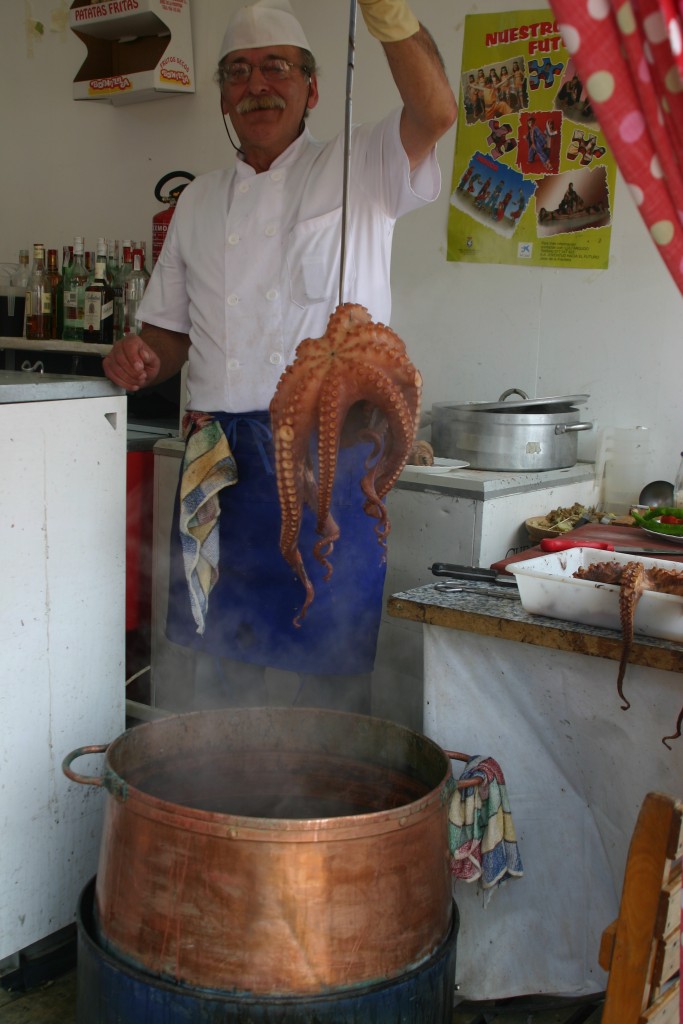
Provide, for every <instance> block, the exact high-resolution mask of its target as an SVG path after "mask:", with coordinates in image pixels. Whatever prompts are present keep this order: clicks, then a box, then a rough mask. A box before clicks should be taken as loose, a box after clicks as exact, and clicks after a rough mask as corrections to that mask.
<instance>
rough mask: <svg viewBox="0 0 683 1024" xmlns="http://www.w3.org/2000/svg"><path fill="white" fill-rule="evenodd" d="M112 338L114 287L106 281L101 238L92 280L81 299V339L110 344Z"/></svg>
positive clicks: (103, 247)
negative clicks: (82, 299)
mask: <svg viewBox="0 0 683 1024" xmlns="http://www.w3.org/2000/svg"><path fill="white" fill-rule="evenodd" d="M113 340H114V289H113V288H112V286H111V285H110V284H109V282H108V281H107V246H106V243H105V242H104V241H103V240H102V239H101V240H100V242H99V243H98V246H97V254H96V256H95V270H94V276H93V280H92V281H91V282H89V283H88V284H87V285H86V288H85V294H84V301H83V341H87V342H91V343H92V344H95V345H111V343H112V342H113Z"/></svg>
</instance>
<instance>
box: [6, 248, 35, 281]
mask: <svg viewBox="0 0 683 1024" xmlns="http://www.w3.org/2000/svg"><path fill="white" fill-rule="evenodd" d="M29 274H30V270H29V265H28V249H20V250H19V266H18V267H17V269H16V270H15V271H14V273H13V274H12V276H11V278H10V284H11V285H12V287H13V288H21V289H22V290H23V291H26V285H27V284H28V277H29Z"/></svg>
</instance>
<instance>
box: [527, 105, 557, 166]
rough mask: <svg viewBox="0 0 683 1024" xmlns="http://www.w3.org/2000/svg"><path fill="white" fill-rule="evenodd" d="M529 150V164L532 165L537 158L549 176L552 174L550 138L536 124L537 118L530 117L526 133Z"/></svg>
mask: <svg viewBox="0 0 683 1024" xmlns="http://www.w3.org/2000/svg"><path fill="white" fill-rule="evenodd" d="M526 141H527V149H528V154H529V163H530V164H532V163H534V161H535V160H536V157H538V159H539V160H540V162H541V165H542V166H543V169H544V170H545V171H547V172H548V173H549V174H550V173H552V167H551V165H550V148H549V145H548V137H547V135H546V133H545V132H543V131H541V129H540V128H539V127H538V125H537V124H536V118H535V117H530V118H529V120H528V121H527V131H526Z"/></svg>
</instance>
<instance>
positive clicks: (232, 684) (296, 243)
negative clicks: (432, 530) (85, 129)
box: [104, 0, 456, 711]
mask: <svg viewBox="0 0 683 1024" xmlns="http://www.w3.org/2000/svg"><path fill="white" fill-rule="evenodd" d="M360 8H361V11H362V13H363V16H364V18H365V21H366V24H367V27H368V29H369V30H370V32H371V33H372V34H373V35H374V36H376V38H378V39H379V40H380V41H381V42H382V45H383V48H384V51H385V54H386V58H387V60H388V62H389V67H390V69H391V72H392V75H393V78H394V81H395V83H396V86H397V88H398V91H399V94H400V97H401V100H402V107H400V108H398V109H396V110H395V111H392V112H391V113H389V114H388V115H387V117H385V118H384V119H383V120H382V121H380V122H379V123H377V124H373V125H361V126H358V127H356V128H354V130H353V132H352V138H351V167H350V176H349V210H348V220H347V229H346V230H347V233H346V239H347V241H346V246H347V255H346V262H345V279H344V289H343V292H344V299H345V301H352V302H358V303H360V304H361V305H364V306H366V307H367V308H368V310H369V311H370V313H371V315H372V317H373V319H374V320H375V321H377V322H382V323H389V322H390V316H391V294H390V261H391V242H392V235H393V229H394V224H395V222H396V219H397V218H398V217H400V216H401V215H403V214H405V213H408V212H410V211H411V210H415V209H417V208H418V207H420V206H422V205H424V204H425V203H428V202H430V201H432V200H434V199H435V198H436V196H437V195H438V193H439V188H440V175H439V168H438V164H437V162H436V155H435V145H436V142H437V140H438V138H439V137H440V136H441V135H442V134H443V133H444V132H445V131H446V130H447V129H448V128H449V127H450V126H451V125H452V123H453V121H454V120H455V116H456V105H455V99H454V96H453V93H452V91H451V88H450V86H449V84H448V81H447V78H446V75H445V72H444V69H443V64H442V61H441V58H440V56H439V53H438V50H437V49H436V46H435V44H434V42H433V40H432V38H431V36H430V35H429V33H428V32H427V30H426V29H425V28H424V27H423V26H421V25H420V24H419V22H418V21H417V19H416V18H415V16H414V15H413V13H412V12H411V11H410V9H409V8H408V6H407V5H406V3H405V2H404V0H360ZM217 79H218V82H219V86H220V95H221V109H222V112H223V115H224V117H228V118H229V120H230V123H231V125H232V128H233V129H234V132H235V134H236V135H237V138H238V140H239V147H238V149H237V160H236V162H235V166H234V168H232V169H230V170H218V171H215V172H213V173H210V174H205V175H202V176H199V177H197V178H195V180H194V181H193V182H191V184H190V185H188V186H187V188H186V189H185V190H184V192H183V194H182V195H181V197H180V198H179V201H178V204H177V207H176V210H175V214H174V217H173V220H172V221H171V225H170V227H169V231H168V235H167V238H166V241H165V244H164V248H163V250H162V253H161V255H160V258H159V261H158V263H157V265H156V267H155V269H154V272H153V274H152V277H151V280H150V282H149V286H148V289H147V292H146V294H145V297H144V299H143V302H142V305H141V307H140V311H139V315H140V318H141V320H142V321H143V327H142V329H141V331H140V335H139V336H138V335H129V336H127V337H125V338H124V339H122V340H121V341H118V342H116V343H115V345H114V346H113V348H112V352H111V354H110V355H108V356H107V357H106V358H105V360H104V368H105V372H106V374H107V376H108V377H109V378H110V379H111V380H113V381H114V382H115V383H117V384H119V385H121V386H122V387H124V388H126V389H127V390H130V391H135V390H138V389H139V388H143V387H145V386H147V385H150V384H153V383H159V382H161V381H163V380H165V379H167V378H168V377H170V376H172V375H173V374H174V373H176V372H177V371H178V370H179V369H180V368H181V367H182V366H183V364H184V363H185V361H186V360H187V361H188V373H187V386H188V407H187V408H188V415H187V417H186V425H185V433H186V440H187V443H188V452H187V453H186V460H185V462H186V469H187V468H188V464H189V463H190V462H191V459H190V454H189V453H190V446H191V445H194V451H195V452H196V453H197V454H198V455H199V456H200V458H199V459H197V461H196V464H195V466H198V465H200V463H201V464H202V465H203V464H204V463H205V462H206V450H208V448H210V447H211V445H214V443H215V441H216V438H217V437H220V445H216V446H215V449H214V450H215V451H218V450H219V448H220V453H221V456H222V461H220V463H219V464H220V465H221V466H222V467H223V470H224V471H225V479H224V480H220V481H219V483H218V484H216V483H215V482H214V484H213V485H209V484H207V483H206V482H202V483H200V485H199V487H198V488H197V491H196V492H194V494H196V493H200V494H202V498H203V499H204V498H206V493H207V492H208V491H209V490H213V491H215V493H212V494H211V497H210V498H209V499H208V505H211V504H212V503H213V508H212V510H213V516H214V518H213V521H212V522H211V523H209V525H208V526H205V525H204V524H202V529H204V530H207V529H210V530H211V540H210V542H209V543H208V544H206V545H205V552H204V553H205V554H206V559H205V561H204V562H202V561H201V557H203V555H202V556H201V557H200V564H199V566H198V565H197V554H196V551H197V548H196V545H195V547H194V548H193V547H192V541H191V538H190V540H189V541H188V536H187V526H186V523H187V518H188V517H187V515H186V516H185V517H184V514H183V500H182V499H183V494H184V495H185V497H186V499H187V497H188V493H190V492H188V489H187V488H186V489H185V491H181V492H180V500H179V501H178V502H176V518H175V522H174V537H175V551H174V553H173V556H172V573H171V576H172V578H171V586H170V594H169V616H168V623H167V633H168V636H169V638H170V639H171V640H174V641H175V642H177V643H182V644H184V645H186V646H188V647H192V648H195V649H196V650H197V651H201V652H204V654H205V655H207V656H209V657H210V658H211V661H212V664H213V665H214V666H215V670H216V673H217V674H218V675H219V676H220V677H221V679H222V680H224V685H223V686H222V694H221V701H220V702H221V703H226V704H240V703H246V704H252V705H256V704H259V703H262V702H263V701H264V700H265V699H266V693H265V684H264V671H265V669H266V667H272V668H279V669H285V670H289V671H293V672H296V673H297V674H298V675H299V677H300V680H301V685H300V690H299V694H298V703H300V704H307V705H312V704H313V705H325V706H336V707H343V708H347V709H350V710H355V711H369V710H370V691H369V678H370V673H371V671H372V666H373V662H374V656H375V647H376V640H377V631H378V628H379V621H380V615H381V602H382V588H383V582H384V573H385V564H384V552H383V551H382V548H381V546H380V545H379V544H378V542H377V537H376V535H375V532H374V529H373V526H374V521H373V520H371V519H370V518H369V517H367V516H366V515H365V514H364V513H363V511H362V505H363V500H362V495H361V493H360V489H359V481H360V477H361V476H362V475H363V473H362V467H363V462H364V460H365V457H366V454H367V452H366V450H365V449H364V447H363V446H361V445H356V446H354V447H353V448H350V449H342V450H341V453H340V465H339V467H338V470H337V477H336V482H335V491H334V498H333V507H332V513H333V515H334V516H335V519H336V520H337V522H338V525H339V527H340V530H341V540H340V541H339V542H338V545H337V548H336V550H335V559H334V564H335V567H334V573H333V575H332V577H331V579H330V580H329V581H323V580H322V573H321V570H320V567H318V566H317V565H316V564H310V569H311V580H312V583H313V585H314V587H315V591H316V598H315V601H314V602H313V604H312V606H311V608H310V609H309V611H308V614H307V616H306V618H305V620H304V621H303V623H302V624H301V625H300V626H299V627H297V626H296V625H294V622H293V620H294V618H295V615H296V611H297V608H300V606H301V603H302V594H303V588H302V586H301V584H300V582H299V581H298V580H296V579H295V578H294V577H293V575H292V572H291V570H290V569H289V567H288V566H287V565H286V563H285V562H284V559H283V558H282V556H281V554H280V552H279V548H278V541H279V527H280V521H279V505H278V501H277V491H276V485H275V475H274V459H273V447H272V439H271V437H270V430H269V416H268V411H267V410H268V407H269V404H270V401H271V399H272V397H273V394H274V392H275V388H276V386H277V383H278V380H279V378H280V376H281V374H282V372H283V370H284V369H285V367H286V366H287V365H288V364H289V363H290V362H292V360H293V358H294V354H295V351H296V348H297V345H298V344H299V342H300V341H301V340H303V339H304V338H307V337H320V336H321V335H322V334H324V332H325V328H326V325H327V321H328V319H329V316H330V314H331V312H332V311H333V310H334V308H335V306H336V305H337V302H338V292H339V272H340V242H341V212H342V211H341V205H342V181H343V165H344V144H343V135H340V136H338V137H337V138H335V139H333V140H331V141H329V142H319V141H317V140H316V139H315V138H314V137H313V136H312V135H311V133H310V132H309V130H308V127H307V125H306V121H305V119H306V116H307V114H308V111H309V110H312V109H313V108H314V107H315V106H316V104H317V102H318V82H317V76H316V65H315V59H314V57H313V55H312V52H311V48H310V46H309V44H308V40H307V38H306V36H305V33H304V30H303V27H302V26H301V24H300V23H299V21H298V20H297V18H296V17H295V15H294V13H293V11H292V8H291V7H290V4H289V2H288V0H258V2H257V3H253V4H251V5H249V6H247V7H241V8H239V9H238V10H237V11H236V12H235V14H234V15H233V17H232V19H231V21H230V23H229V25H228V28H227V30H226V32H225V35H224V37H223V41H222V44H221V47H220V50H219V54H218V71H217ZM193 438H194V440H193ZM201 459H203V460H204V461H203V462H201ZM190 475H191V474H190V473H188V476H187V477H186V480H187V479H188V478H189V476H190ZM223 484H225V486H223ZM189 503H190V504H192V505H193V508H192V510H191V511H194V512H196V507H197V500H196V497H194V496H191V497H190V499H189ZM187 504H188V500H186V505H187ZM208 505H207V506H206V507H208ZM205 518H206V517H205ZM214 527H215V528H214ZM316 539H317V535H316V534H315V521H314V516H313V515H312V513H310V510H306V512H305V517H304V523H303V526H302V532H301V537H300V541H299V547H300V549H301V551H302V552H304V553H309V554H310V552H311V551H312V547H313V543H314V542H315V540H316ZM193 551H194V554H193ZM312 562H313V560H311V559H310V557H309V559H308V560H307V564H309V563H312ZM193 573H194V575H193Z"/></svg>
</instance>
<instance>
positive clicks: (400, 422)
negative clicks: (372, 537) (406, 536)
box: [270, 303, 422, 624]
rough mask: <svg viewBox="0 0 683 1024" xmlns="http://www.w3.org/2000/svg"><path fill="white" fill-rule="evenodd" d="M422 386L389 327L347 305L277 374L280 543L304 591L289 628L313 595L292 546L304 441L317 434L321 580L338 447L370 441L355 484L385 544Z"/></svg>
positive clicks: (297, 527) (331, 528)
mask: <svg viewBox="0 0 683 1024" xmlns="http://www.w3.org/2000/svg"><path fill="white" fill-rule="evenodd" d="M421 388H422V378H421V377H420V374H419V373H418V371H417V370H416V369H415V367H414V366H413V364H412V363H411V361H410V359H409V358H408V355H407V353H406V349H405V345H404V344H403V341H402V340H401V339H400V338H399V336H398V335H397V334H396V333H395V332H394V331H392V330H391V329H390V328H389V327H386V326H385V325H384V324H376V323H373V321H372V319H371V317H370V314H369V313H368V311H367V309H365V307H363V306H360V305H358V304H355V303H345V304H343V305H341V306H338V307H337V309H336V310H335V311H334V313H333V314H332V316H331V317H330V319H329V322H328V325H327V330H326V332H325V334H324V336H323V337H322V338H306V339H304V340H303V341H302V342H301V343H300V344H299V346H298V348H297V350H296V356H295V359H294V362H293V363H292V364H291V365H290V366H288V367H287V369H286V370H285V372H284V373H283V375H282V377H281V378H280V381H279V383H278V386H277V389H276V392H275V395H274V396H273V400H272V402H271V407H270V412H271V421H272V425H273V437H274V441H275V461H276V473H277V478H278V497H279V500H280V506H281V513H282V524H281V530H280V549H281V551H282V554H283V556H284V558H285V559H286V560H287V562H288V564H289V565H291V566H292V568H293V569H294V571H295V572H296V573H297V575H298V576H299V577H300V579H301V581H302V583H303V585H304V587H305V589H306V599H305V603H304V606H303V608H302V610H301V612H300V613H299V615H298V616H297V619H296V620H295V622H296V623H297V624H298V622H299V621H300V620H301V619H302V618H303V617H304V615H305V612H306V609H307V608H308V606H309V605H310V602H311V600H312V594H311V592H310V591H309V589H308V586H309V585H310V581H309V580H308V577H307V575H306V572H305V569H304V567H303V560H302V558H301V554H300V552H299V549H298V541H299V535H300V531H301V521H302V507H303V503H304V501H306V500H308V499H307V497H306V495H307V493H308V494H309V495H310V494H311V489H310V487H309V488H308V490H307V489H306V486H305V480H304V470H303V468H302V467H303V465H304V463H305V460H306V457H307V454H308V450H309V445H310V441H311V438H312V437H313V436H314V435H315V434H316V433H317V437H318V477H319V480H318V487H317V498H316V505H317V523H316V530H317V532H318V534H320V540H318V541H316V543H315V545H314V555H315V557H316V558H317V559H318V560H319V561H320V562H321V563H322V565H323V566H324V568H325V570H326V575H325V578H326V579H328V578H329V576H330V574H331V571H332V566H331V563H330V561H329V556H330V554H331V552H332V550H333V547H334V544H335V542H336V541H337V540H338V538H339V530H338V527H337V525H336V523H335V522H334V519H332V517H331V515H330V508H331V503H332V492H333V486H334V477H335V473H336V468H337V459H338V453H339V447H340V445H342V444H343V445H346V444H348V443H355V442H356V441H358V440H365V441H367V440H368V438H371V439H372V440H373V446H374V448H375V449H376V450H375V451H374V452H373V456H372V460H374V461H372V460H369V461H368V463H367V464H366V467H365V474H364V476H363V478H362V480H361V481H359V484H360V490H361V493H363V494H364V495H365V502H364V506H363V507H364V509H365V511H366V513H367V514H368V515H370V516H372V517H374V518H376V519H377V520H378V523H377V526H376V531H377V532H378V539H379V540H380V543H386V536H387V535H388V532H389V522H388V518H387V514H386V508H385V506H384V504H383V499H384V497H386V495H387V494H388V492H389V490H390V489H391V487H392V486H393V485H394V483H395V482H396V480H397V479H398V477H399V475H400V473H401V470H402V469H403V466H404V465H405V463H406V460H407V458H408V454H409V452H410V449H411V447H412V445H413V442H414V440H415V431H416V428H417V422H418V419H419V408H420V395H421ZM368 431H369V433H368ZM379 438H381V439H382V444H381V446H380V443H379V441H378V440H376V439H379ZM309 503H310V500H309ZM311 589H312V588H311Z"/></svg>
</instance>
